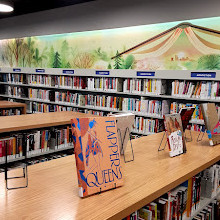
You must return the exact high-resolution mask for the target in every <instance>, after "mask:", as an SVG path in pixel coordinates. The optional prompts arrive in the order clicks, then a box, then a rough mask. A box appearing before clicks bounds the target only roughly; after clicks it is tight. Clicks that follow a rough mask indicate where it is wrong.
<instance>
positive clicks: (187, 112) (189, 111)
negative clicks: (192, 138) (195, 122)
mask: <svg viewBox="0 0 220 220" xmlns="http://www.w3.org/2000/svg"><path fill="white" fill-rule="evenodd" d="M194 111H195V107H185V108H181V110H180V116H181V120H182V125H183V131H185V130H186V128H187V125H188V124H189V121H190V119H191V118H192V115H193V112H194Z"/></svg>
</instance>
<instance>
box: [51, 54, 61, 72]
mask: <svg viewBox="0 0 220 220" xmlns="http://www.w3.org/2000/svg"><path fill="white" fill-rule="evenodd" d="M61 66H62V63H61V58H60V54H59V53H58V52H56V53H55V55H54V62H53V68H61Z"/></svg>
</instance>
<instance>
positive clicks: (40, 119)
mask: <svg viewBox="0 0 220 220" xmlns="http://www.w3.org/2000/svg"><path fill="white" fill-rule="evenodd" d="M88 115H90V114H85V113H79V112H72V111H68V112H65V111H64V112H49V113H40V114H38V113H36V114H27V115H14V116H5V117H1V118H0V133H4V132H14V131H24V130H30V129H35V128H44V127H52V126H59V125H66V124H70V123H71V122H70V121H71V119H72V118H74V117H85V116H88ZM91 116H92V115H91ZM94 117H95V116H94Z"/></svg>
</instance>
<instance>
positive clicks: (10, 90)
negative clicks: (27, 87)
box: [6, 86, 24, 98]
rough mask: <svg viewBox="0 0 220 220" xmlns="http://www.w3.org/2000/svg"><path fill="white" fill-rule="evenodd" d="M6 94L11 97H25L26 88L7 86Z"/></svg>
mask: <svg viewBox="0 0 220 220" xmlns="http://www.w3.org/2000/svg"><path fill="white" fill-rule="evenodd" d="M6 94H7V95H9V96H16V97H19V98H21V97H23V96H24V88H22V87H18V86H7V87H6Z"/></svg>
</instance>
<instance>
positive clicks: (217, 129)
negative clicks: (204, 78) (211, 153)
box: [201, 103, 220, 146]
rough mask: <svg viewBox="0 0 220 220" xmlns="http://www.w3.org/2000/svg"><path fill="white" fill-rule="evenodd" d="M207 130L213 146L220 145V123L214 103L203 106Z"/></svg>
mask: <svg viewBox="0 0 220 220" xmlns="http://www.w3.org/2000/svg"><path fill="white" fill-rule="evenodd" d="M201 107H202V114H203V117H204V121H205V128H206V132H207V134H208V138H209V144H210V145H211V146H213V145H216V144H219V143H220V122H219V116H218V113H217V110H216V106H215V104H214V103H204V104H201Z"/></svg>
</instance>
